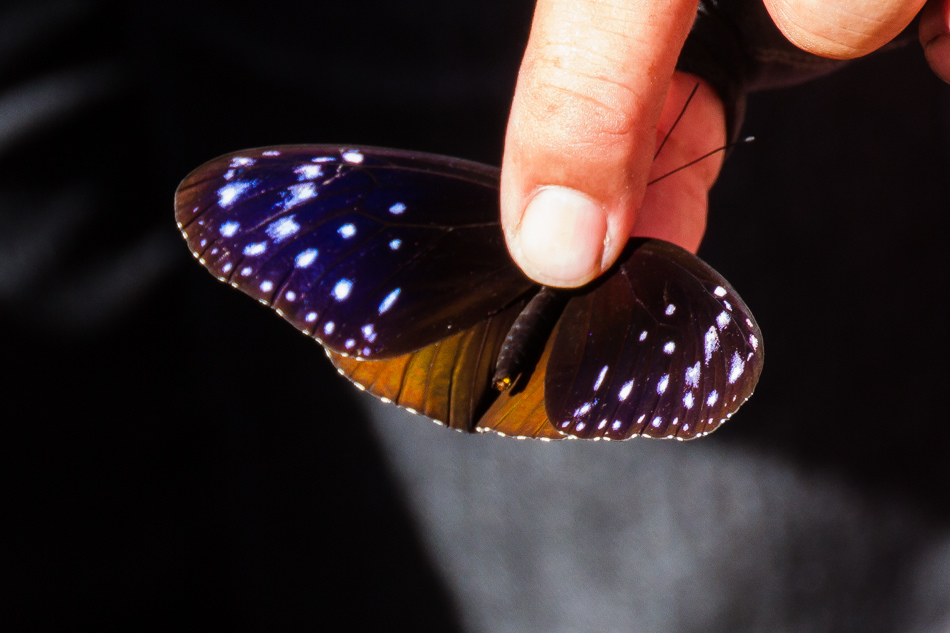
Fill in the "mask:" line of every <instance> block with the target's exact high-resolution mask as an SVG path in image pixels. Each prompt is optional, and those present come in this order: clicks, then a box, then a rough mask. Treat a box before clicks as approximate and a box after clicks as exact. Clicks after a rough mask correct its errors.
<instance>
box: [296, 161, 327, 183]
mask: <svg viewBox="0 0 950 633" xmlns="http://www.w3.org/2000/svg"><path fill="white" fill-rule="evenodd" d="M294 173H295V174H297V180H299V181H307V180H316V179H317V178H319V177H320V176H322V175H323V166H322V165H320V164H315V163H312V162H311V163H303V164H301V165H297V166H296V167H294Z"/></svg>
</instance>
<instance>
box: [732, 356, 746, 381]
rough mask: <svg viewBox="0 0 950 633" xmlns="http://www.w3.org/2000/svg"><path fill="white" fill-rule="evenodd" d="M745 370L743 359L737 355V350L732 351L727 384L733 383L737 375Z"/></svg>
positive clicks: (737, 378) (737, 377)
mask: <svg viewBox="0 0 950 633" xmlns="http://www.w3.org/2000/svg"><path fill="white" fill-rule="evenodd" d="M743 371H745V361H744V360H742V357H741V356H739V353H738V352H733V353H732V364H731V365H730V367H729V384H730V385H731V384H734V383H735V382H736V381H737V380H739V376H741V375H742V372H743Z"/></svg>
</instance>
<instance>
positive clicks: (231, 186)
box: [218, 180, 251, 208]
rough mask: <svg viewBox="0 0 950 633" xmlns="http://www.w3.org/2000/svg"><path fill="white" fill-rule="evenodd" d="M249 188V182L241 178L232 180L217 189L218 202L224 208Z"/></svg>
mask: <svg viewBox="0 0 950 633" xmlns="http://www.w3.org/2000/svg"><path fill="white" fill-rule="evenodd" d="M250 188H251V183H249V182H245V181H243V180H241V181H238V182H232V183H228V184H226V185H224V186H223V187H221V188H220V189H218V204H219V205H221V206H222V207H224V208H227V207H230V206H231V205H232V204H234V201H235V200H237V199H238V197H240V196H241V194H243V193H244V192H246V191H247V190H248V189H250Z"/></svg>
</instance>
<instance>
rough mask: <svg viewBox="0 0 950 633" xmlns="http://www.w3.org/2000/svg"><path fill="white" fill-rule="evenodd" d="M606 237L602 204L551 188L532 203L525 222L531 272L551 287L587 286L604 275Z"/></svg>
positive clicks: (523, 234)
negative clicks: (602, 271)
mask: <svg viewBox="0 0 950 633" xmlns="http://www.w3.org/2000/svg"><path fill="white" fill-rule="evenodd" d="M606 235H607V216H606V215H605V214H604V210H603V209H602V208H601V207H600V205H598V204H597V203H596V202H594V201H593V200H591V199H590V198H589V197H587V196H586V195H584V194H582V193H581V192H579V191H575V190H573V189H568V188H566V187H545V188H544V189H542V190H541V191H539V192H538V193H537V194H536V195H535V196H534V198H532V199H531V200H530V202H528V206H527V207H526V208H525V212H524V217H523V219H522V221H521V230H520V233H519V241H520V246H521V255H522V257H523V259H524V261H523V264H524V265H525V268H526V270H525V272H526V273H528V275H529V276H531V277H533V278H535V279H537V280H538V281H541V282H543V283H546V284H548V285H555V286H576V285H580V284H583V283H586V282H587V281H590V280H591V279H593V278H594V277H596V276H597V275H598V274H599V273H600V263H601V258H602V257H603V252H604V238H605V237H606ZM529 268H533V270H529Z"/></svg>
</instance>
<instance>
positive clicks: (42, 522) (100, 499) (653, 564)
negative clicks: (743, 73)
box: [0, 0, 950, 633]
mask: <svg viewBox="0 0 950 633" xmlns="http://www.w3.org/2000/svg"><path fill="white" fill-rule="evenodd" d="M532 10H533V3H531V2H527V1H525V2H511V1H501V0H483V1H480V2H470V3H438V2H432V1H424V0H413V1H409V2H402V3H391V2H375V1H367V2H360V3H328V2H311V3H301V2H289V1H284V0H272V1H270V2H267V3H248V2H226V3H225V2H210V1H206V0H198V1H192V2H187V3H186V2H181V1H180V0H170V1H167V2H163V3H146V2H133V1H129V2H95V1H91V0H90V1H85V2H83V1H74V0H43V1H37V0H32V1H31V2H19V1H14V0H8V1H7V2H6V3H4V6H3V8H2V9H0V324H2V328H0V332H2V334H0V358H2V359H3V361H4V364H5V365H6V366H7V368H8V369H7V371H6V372H4V373H5V375H6V376H7V377H6V378H5V379H3V381H2V382H0V385H2V387H0V389H2V393H3V402H4V405H5V406H4V407H3V414H2V418H3V420H4V422H5V424H4V428H5V429H6V434H7V435H8V437H9V439H7V440H5V441H4V445H5V447H7V448H8V449H9V450H8V453H9V455H8V456H7V457H6V458H5V459H4V462H5V464H6V466H7V471H8V479H9V481H10V484H11V485H10V486H8V487H7V493H6V495H7V503H6V504H5V505H6V507H7V519H6V521H4V523H5V524H7V525H9V526H10V527H11V528H12V531H11V532H10V533H9V534H8V537H7V538H6V539H5V540H6V543H5V547H4V550H5V552H4V557H3V560H4V568H5V570H6V571H7V575H8V577H10V578H11V579H12V580H13V581H14V583H15V586H16V588H15V591H14V593H13V595H12V596H11V599H10V604H11V605H12V606H13V607H14V609H13V612H19V613H21V614H22V615H23V616H26V618H27V620H28V622H29V626H28V627H25V629H26V630H50V629H53V628H57V627H65V626H73V625H75V624H76V623H88V624H92V625H95V626H97V627H99V628H100V629H118V628H122V629H128V628H130V627H134V628H135V629H139V630H144V629H153V628H154V629H165V628H167V627H169V626H180V625H183V624H188V625H198V626H216V627H220V628H222V629H227V630H232V631H245V630H246V631H261V630H296V629H303V628H305V627H306V628H314V627H320V626H327V625H333V626H346V627H347V628H348V629H350V630H365V629H368V628H369V627H374V628H375V627H388V628H394V627H399V628H411V629H412V630H426V631H472V632H478V631H493V632H494V631H506V632H512V633H514V632H520V631H538V630H551V631H561V630H563V631H679V632H683V631H686V632H689V631H704V632H710V631H712V632H715V631H732V632H735V631H811V632H814V631H835V632H841V631H861V632H876V631H880V632H890V631H901V632H918V631H919V632H924V631H928V632H929V631H936V632H939V631H950V495H948V493H947V490H948V487H950V468H948V452H950V416H948V413H947V407H946V393H947V391H946V386H945V384H944V383H945V382H946V359H947V358H948V340H947V335H946V331H947V328H946V325H947V319H946V315H945V312H944V310H943V306H944V304H945V303H946V300H947V288H948V266H947V264H946V252H947V251H946V237H945V236H946V235H947V228H948V226H947V225H948V217H947V216H948V214H947V210H948V204H947V200H948V196H947V183H948V176H950V86H947V85H944V84H942V83H940V82H939V81H938V80H937V79H936V78H935V77H933V76H932V75H931V73H930V71H929V69H928V68H927V66H926V64H925V62H924V59H923V55H922V53H921V52H920V50H919V46H918V45H916V44H911V45H910V46H907V47H906V48H904V49H902V50H899V51H895V52H889V53H886V54H880V55H876V56H873V57H871V58H867V59H864V60H860V61H857V62H855V63H853V64H851V65H850V66H848V67H847V68H846V69H844V70H842V71H840V72H838V73H836V74H833V75H830V76H827V77H824V78H822V79H820V80H817V81H814V82H811V83H809V84H806V85H802V86H798V87H795V88H787V89H782V90H775V91H771V92H768V93H762V94H757V95H753V96H752V97H751V99H750V103H749V109H748V113H747V117H746V121H745V125H744V127H743V134H745V135H754V136H755V137H756V141H755V142H754V143H751V144H747V145H743V146H741V147H738V148H736V149H735V150H734V151H733V152H732V154H731V156H730V157H729V159H728V160H727V162H726V164H725V168H724V170H723V173H722V177H721V179H720V181H719V183H718V184H717V185H716V188H715V189H714V191H713V193H712V201H711V215H710V221H709V229H708V232H707V237H706V240H705V242H704V244H703V247H702V249H701V251H700V255H701V256H702V257H703V258H704V259H705V260H707V261H708V262H709V263H710V264H712V265H713V266H714V267H715V268H717V269H718V270H719V271H720V272H721V273H722V274H723V275H724V276H725V277H726V278H727V279H729V280H730V281H731V282H732V284H733V285H734V286H735V287H736V288H737V289H738V290H739V291H740V293H741V294H742V296H743V298H744V299H745V301H746V303H747V304H748V305H749V306H750V307H751V308H752V310H753V311H754V313H755V315H756V317H757V319H758V322H759V324H760V325H761V327H762V330H763V333H764V336H765V340H766V345H767V348H768V355H767V356H768V358H767V362H766V366H765V370H764V372H763V375H762V379H761V382H760V384H759V387H758V390H757V392H756V394H755V396H754V397H753V398H752V399H751V400H750V401H749V403H748V404H747V405H746V406H745V407H744V408H743V409H742V411H741V413H740V414H738V415H737V416H736V417H735V418H734V419H733V420H731V421H730V422H729V424H727V425H725V427H723V429H722V430H720V431H719V432H718V433H716V434H715V435H713V436H711V437H709V438H706V439H704V440H702V441H698V442H690V443H687V444H679V443H676V444H670V443H664V442H656V441H647V440H637V441H633V442H627V443H622V444H611V445H605V444H603V443H597V444H588V443H581V442H570V443H562V444H560V445H551V444H541V443H538V442H517V441H512V440H505V439H500V438H494V437H482V436H478V437H468V436H461V435H458V434H455V433H451V432H449V431H446V430H444V429H440V428H438V427H436V426H435V425H433V424H430V423H429V422H428V421H426V420H424V419H422V418H417V417H411V416H408V417H407V416H404V415H402V414H401V413H400V412H398V411H395V412H393V411H389V410H388V409H385V408H384V409H382V410H381V409H380V408H379V407H378V406H376V405H375V404H374V403H372V402H367V401H366V400H365V399H364V398H363V397H362V394H359V393H358V392H357V390H355V389H353V388H351V387H350V386H349V385H348V384H347V383H346V382H345V381H344V380H343V379H342V378H340V377H338V376H337V375H336V373H335V371H334V370H333V369H332V367H331V366H330V364H329V362H328V361H327V360H326V359H325V358H324V355H323V352H322V350H321V349H320V348H319V346H317V345H315V344H314V343H313V342H311V341H308V340H306V339H305V338H304V337H302V336H301V335H300V334H299V333H297V332H296V331H295V330H294V329H293V328H292V327H290V326H289V325H288V324H287V323H285V322H284V321H282V320H281V319H278V318H276V316H274V315H273V314H272V313H271V312H270V311H269V310H268V309H266V308H264V307H263V306H261V305H259V304H257V303H255V302H253V301H251V300H249V299H247V298H246V297H244V296H243V295H241V294H240V293H237V292H235V291H233V290H232V289H230V288H228V287H227V286H226V285H224V284H221V283H219V282H217V281H216V280H215V279H214V278H213V277H211V276H210V275H209V274H208V273H207V272H205V271H204V270H203V269H202V268H201V266H199V265H198V264H197V263H196V262H195V261H194V260H193V258H192V257H191V255H190V254H189V252H188V250H187V248H186V247H185V244H184V242H183V240H182V239H181V237H180V235H179V234H178V231H177V229H176V227H175V223H174V218H173V213H172V200H173V194H174V191H175V188H176V186H177V184H178V182H179V181H180V179H181V178H183V177H184V176H185V175H186V174H187V173H188V172H189V171H190V170H191V169H193V168H194V167H196V166H197V165H199V164H200V163H202V162H204V161H206V160H208V159H210V158H213V157H214V156H217V155H219V154H222V153H224V152H228V151H231V150H236V149H240V148H243V147H252V146H260V145H272V144H283V143H343V144H351V145H358V144H366V145H377V146H391V147H399V148H406V149H414V150H422V151H431V152H438V153H442V154H450V155H457V156H462V157H465V158H469V159H473V160H479V161H483V162H486V163H492V164H498V163H499V162H500V159H501V152H502V143H503V135H504V129H505V122H506V118H507V110H508V107H509V103H510V98H511V94H512V91H513V89H514V83H515V78H516V74H517V69H518V64H519V61H520V57H521V53H522V51H523V48H524V45H525V42H526V39H527V34H528V27H529V24H530V17H531V12H532ZM11 615H12V612H11Z"/></svg>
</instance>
